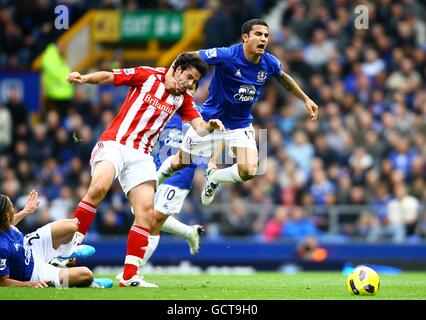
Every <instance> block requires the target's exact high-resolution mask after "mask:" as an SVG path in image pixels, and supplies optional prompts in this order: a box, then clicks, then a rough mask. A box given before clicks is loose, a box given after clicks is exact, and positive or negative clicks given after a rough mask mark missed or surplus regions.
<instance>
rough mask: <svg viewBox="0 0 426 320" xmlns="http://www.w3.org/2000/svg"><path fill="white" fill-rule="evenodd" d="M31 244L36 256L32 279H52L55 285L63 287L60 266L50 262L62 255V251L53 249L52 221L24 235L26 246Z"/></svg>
mask: <svg viewBox="0 0 426 320" xmlns="http://www.w3.org/2000/svg"><path fill="white" fill-rule="evenodd" d="M27 246H29V247H30V248H31V250H32V254H33V257H34V270H33V274H32V275H31V281H39V280H43V281H51V282H52V283H54V285H55V287H61V284H60V281H59V270H60V269H59V268H56V267H54V266H52V265H51V264H49V262H50V260H52V259H53V258H56V257H58V256H60V254H61V253H60V252H58V251H56V250H55V249H53V243H52V231H51V229H50V223H49V224H47V225H45V226H43V227H41V228H38V229H37V230H36V231H34V232H31V233H29V234H27V235H26V236H25V237H24V247H27Z"/></svg>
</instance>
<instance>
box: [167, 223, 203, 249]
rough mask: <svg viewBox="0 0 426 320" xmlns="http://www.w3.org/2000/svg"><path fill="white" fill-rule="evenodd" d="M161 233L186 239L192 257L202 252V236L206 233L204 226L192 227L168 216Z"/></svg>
mask: <svg viewBox="0 0 426 320" xmlns="http://www.w3.org/2000/svg"><path fill="white" fill-rule="evenodd" d="M161 231H164V232H167V233H172V234H174V235H176V236H178V237H180V238H183V239H185V240H186V241H187V242H188V245H189V252H190V253H191V255H196V254H197V253H198V252H199V251H200V236H201V235H202V234H203V233H204V228H203V226H201V225H198V224H196V225H193V226H190V225H187V224H185V223H183V222H180V221H179V220H178V219H176V218H175V217H174V216H168V218H167V219H166V221H165V222H164V223H163V226H162V227H161Z"/></svg>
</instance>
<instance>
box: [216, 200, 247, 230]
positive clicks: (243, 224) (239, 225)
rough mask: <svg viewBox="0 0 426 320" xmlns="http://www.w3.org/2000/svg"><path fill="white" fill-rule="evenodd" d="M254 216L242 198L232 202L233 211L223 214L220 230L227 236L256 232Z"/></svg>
mask: <svg viewBox="0 0 426 320" xmlns="http://www.w3.org/2000/svg"><path fill="white" fill-rule="evenodd" d="M254 222H255V219H254V217H253V216H251V215H249V214H248V212H247V207H246V205H245V203H244V202H243V201H241V200H240V199H234V200H232V202H231V211H230V212H229V213H227V214H222V217H221V222H220V232H221V234H223V235H225V236H249V235H253V234H254V229H253V226H254Z"/></svg>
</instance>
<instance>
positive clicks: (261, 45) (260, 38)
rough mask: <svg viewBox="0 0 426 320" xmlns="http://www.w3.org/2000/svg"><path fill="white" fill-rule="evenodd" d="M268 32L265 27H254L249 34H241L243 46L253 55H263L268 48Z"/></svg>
mask: <svg viewBox="0 0 426 320" xmlns="http://www.w3.org/2000/svg"><path fill="white" fill-rule="evenodd" d="M268 37H269V30H268V27H267V26H263V25H254V26H253V27H252V28H251V30H250V33H249V34H248V35H247V34H243V42H244V45H245V46H246V47H247V48H248V49H249V51H250V52H252V53H253V54H259V55H260V54H263V53H264V52H265V50H266V47H267V46H268Z"/></svg>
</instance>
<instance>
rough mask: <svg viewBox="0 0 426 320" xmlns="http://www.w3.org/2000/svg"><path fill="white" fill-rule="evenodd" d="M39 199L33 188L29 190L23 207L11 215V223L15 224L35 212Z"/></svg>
mask: <svg viewBox="0 0 426 320" xmlns="http://www.w3.org/2000/svg"><path fill="white" fill-rule="evenodd" d="M39 204H40V201H39V200H38V193H37V191H35V190H31V191H30V194H29V195H28V198H27V203H26V204H25V207H24V209H22V210H21V211H19V212H18V213H16V214H15V216H14V217H13V221H12V225H14V226H16V225H17V224H18V223H19V222H20V221H21V220H22V219H24V218H25V217H27V216H28V215H30V214H31V213H33V212H35V211H36V210H37V208H38V205H39Z"/></svg>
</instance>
